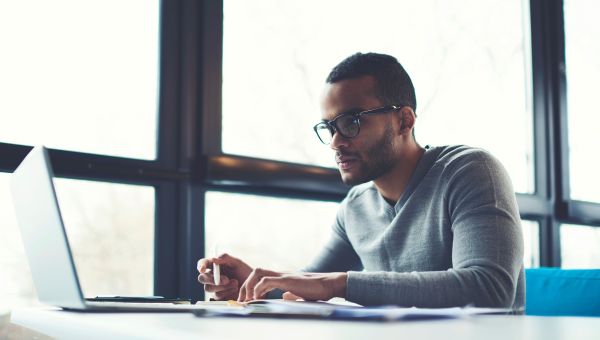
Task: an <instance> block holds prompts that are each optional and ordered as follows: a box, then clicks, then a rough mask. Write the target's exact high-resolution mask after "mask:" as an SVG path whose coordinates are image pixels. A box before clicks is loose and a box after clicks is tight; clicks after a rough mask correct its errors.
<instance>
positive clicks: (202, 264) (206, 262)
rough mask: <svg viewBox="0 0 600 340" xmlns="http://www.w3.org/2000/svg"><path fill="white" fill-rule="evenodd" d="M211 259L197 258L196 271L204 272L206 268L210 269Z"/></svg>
mask: <svg viewBox="0 0 600 340" xmlns="http://www.w3.org/2000/svg"><path fill="white" fill-rule="evenodd" d="M212 260H213V259H212V258H203V259H200V260H198V263H197V264H196V268H197V269H198V272H199V273H205V272H206V270H207V269H210V268H211V266H212Z"/></svg>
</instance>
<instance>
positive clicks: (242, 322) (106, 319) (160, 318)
mask: <svg viewBox="0 0 600 340" xmlns="http://www.w3.org/2000/svg"><path fill="white" fill-rule="evenodd" d="M11 323H12V324H13V325H17V326H20V327H26V328H28V329H31V330H33V331H36V332H39V333H42V334H44V335H47V336H50V337H57V338H61V339H63V338H64V339H75V338H85V339H86V340H90V339H107V338H109V337H113V338H117V339H120V338H144V339H190V338H195V339H198V338H202V339H215V340H223V339H277V340H280V339H285V340H294V339H302V340H306V339H310V340H317V339H328V340H329V339H361V340H363V339H367V340H369V339H370V340H385V339H436V340H440V339H444V340H447V339H460V340H466V339H502V340H506V339H544V340H546V339H575V338H576V339H594V340H598V339H600V318H580V317H535V316H505V315H489V316H476V317H470V318H466V319H455V320H434V321H400V322H389V323H380V322H347V321H325V320H281V319H241V318H197V317H194V316H193V315H192V314H185V313H184V314H173V313H152V314H151V313H135V314H134V313H75V312H65V311H60V310H49V309H48V310H42V309H23V310H16V311H13V313H12V318H11Z"/></svg>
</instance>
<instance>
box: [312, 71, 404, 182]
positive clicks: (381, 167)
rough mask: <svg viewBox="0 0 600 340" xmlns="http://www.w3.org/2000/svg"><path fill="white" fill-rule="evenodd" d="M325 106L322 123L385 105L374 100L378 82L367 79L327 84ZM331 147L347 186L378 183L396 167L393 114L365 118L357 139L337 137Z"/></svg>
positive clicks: (366, 77) (361, 123)
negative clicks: (342, 115) (343, 114)
mask: <svg viewBox="0 0 600 340" xmlns="http://www.w3.org/2000/svg"><path fill="white" fill-rule="evenodd" d="M322 106H323V116H322V119H325V120H332V119H333V118H335V117H336V116H338V115H339V114H341V113H345V112H360V111H365V110H369V109H373V108H378V107H381V106H383V105H382V103H381V101H380V100H379V99H377V97H376V96H375V79H374V78H373V77H371V76H364V77H360V78H356V79H347V80H342V81H339V82H337V83H334V84H327V85H326V88H325V93H324V96H323V102H322ZM330 146H331V148H332V149H333V150H334V151H335V161H336V163H337V165H338V169H339V171H340V174H341V176H342V181H343V182H344V183H346V184H348V185H355V184H360V183H365V182H368V181H371V180H375V179H377V178H378V177H380V176H381V175H383V174H385V173H387V172H388V171H389V170H390V169H391V168H392V167H393V165H394V163H395V152H394V129H393V127H392V124H391V118H390V114H378V115H370V116H362V117H361V119H360V133H359V134H358V136H356V137H354V138H351V139H348V138H344V137H342V136H341V135H340V134H339V133H336V134H335V135H334V136H333V140H332V141H331V144H330Z"/></svg>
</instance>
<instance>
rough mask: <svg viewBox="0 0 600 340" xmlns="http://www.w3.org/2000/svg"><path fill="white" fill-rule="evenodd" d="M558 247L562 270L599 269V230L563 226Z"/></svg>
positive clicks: (568, 225)
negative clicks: (559, 248)
mask: <svg viewBox="0 0 600 340" xmlns="http://www.w3.org/2000/svg"><path fill="white" fill-rule="evenodd" d="M560 247H561V257H562V259H561V264H562V267H563V268H582V269H584V268H585V269H587V268H599V267H600V228H598V227H589V226H582V225H571V224H563V225H561V227H560Z"/></svg>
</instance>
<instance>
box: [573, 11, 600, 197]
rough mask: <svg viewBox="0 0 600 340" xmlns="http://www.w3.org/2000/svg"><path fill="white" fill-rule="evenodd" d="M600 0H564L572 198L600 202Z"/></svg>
mask: <svg viewBox="0 0 600 340" xmlns="http://www.w3.org/2000/svg"><path fill="white" fill-rule="evenodd" d="M598 9H599V7H598V2H597V1H593V0H587V1H581V0H578V1H573V0H565V2H564V12H565V54H566V57H565V58H566V70H567V105H568V106H567V112H568V118H569V119H568V124H569V131H568V133H569V157H570V163H569V164H570V177H571V198H572V199H575V200H581V201H593V202H600V181H598V180H597V178H598V173H599V172H600V163H598V161H597V160H596V157H594V156H592V155H596V154H597V153H598V150H599V149H600V141H599V140H598V138H597V135H598V127H599V126H600V115H599V114H598V112H599V110H598V101H597V100H596V97H597V83H598V79H599V78H600V62H599V60H600V24H599V23H598V20H597V13H598Z"/></svg>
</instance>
